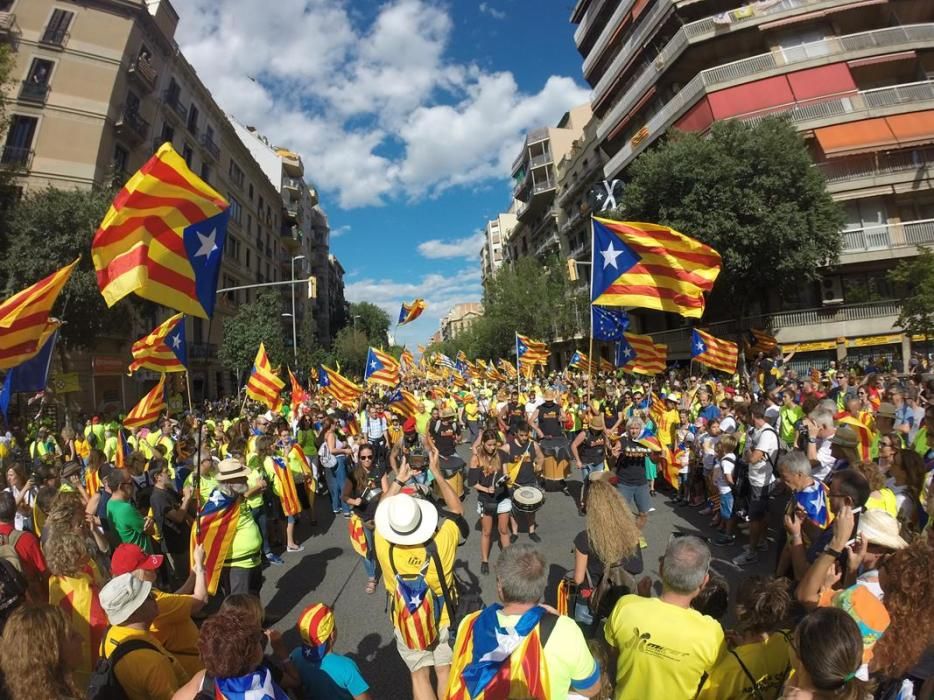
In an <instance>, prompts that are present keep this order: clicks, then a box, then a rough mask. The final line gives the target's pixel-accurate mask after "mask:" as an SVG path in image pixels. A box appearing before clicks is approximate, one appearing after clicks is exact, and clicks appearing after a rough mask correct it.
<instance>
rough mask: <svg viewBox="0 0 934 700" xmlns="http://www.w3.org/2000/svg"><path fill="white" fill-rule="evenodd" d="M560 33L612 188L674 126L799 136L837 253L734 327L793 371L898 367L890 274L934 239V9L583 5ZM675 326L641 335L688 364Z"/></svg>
mask: <svg viewBox="0 0 934 700" xmlns="http://www.w3.org/2000/svg"><path fill="white" fill-rule="evenodd" d="M571 22H572V23H574V24H575V25H577V26H576V30H575V32H574V40H575V43H576V45H577V48H578V50H579V52H580V53H581V55H582V57H583V73H584V78H585V79H586V80H587V82H588V83H589V84H590V85H591V86H592V87H593V97H592V107H593V112H594V115H595V117H596V118H597V119H598V120H599V124H598V126H597V128H596V131H595V138H596V143H597V146H598V147H599V149H600V150H601V151H602V153H603V155H604V157H605V159H606V163H605V165H604V167H603V176H604V177H606V178H608V179H611V178H618V177H623V178H625V173H626V171H627V168H628V167H629V166H630V165H631V164H632V162H633V160H634V159H635V158H636V157H637V156H638V155H639V154H640V153H642V152H644V151H645V150H646V149H647V148H651V147H652V146H653V145H654V144H656V143H658V141H659V139H661V138H663V137H664V136H665V134H666V133H667V132H668V131H669V130H670V129H672V128H677V129H680V130H683V131H694V132H701V133H703V132H705V131H706V130H707V129H708V128H709V127H710V125H711V124H712V123H713V122H715V121H717V120H722V119H741V120H745V121H750V122H755V121H757V120H760V119H762V118H763V117H765V116H767V115H773V114H780V115H786V116H787V117H788V118H789V119H790V120H791V122H792V123H793V124H794V125H795V126H796V128H797V129H799V131H800V132H801V134H802V135H803V137H804V138H805V140H806V143H807V146H808V148H809V149H810V151H811V154H812V156H813V159H814V161H815V167H817V168H820V170H821V171H822V173H823V175H824V177H825V180H826V182H827V187H828V190H829V191H830V193H831V194H832V196H833V197H834V199H835V200H837V201H838V202H840V204H841V206H842V208H843V211H844V214H845V217H846V225H845V227H844V230H843V232H842V235H843V251H842V254H841V256H840V259H839V261H838V263H837V264H836V265H834V266H833V267H827V268H826V269H824V270H823V271H822V279H821V280H820V281H819V282H817V283H815V284H813V285H802V286H801V287H800V289H799V291H798V293H797V294H795V295H786V296H785V297H783V298H781V299H778V298H775V299H763V300H757V301H758V304H759V308H758V309H757V311H756V312H755V314H754V317H753V318H750V319H745V320H743V322H742V325H745V326H746V327H748V326H749V325H759V326H765V327H768V328H770V329H772V330H773V331H774V332H775V334H776V336H777V337H778V339H779V341H780V342H782V343H783V344H785V345H786V346H792V345H795V344H803V345H800V346H799V353H800V354H799V356H798V361H799V362H801V363H802V364H803V365H807V364H814V365H817V366H820V365H822V364H826V363H827V362H829V361H830V360H831V359H835V358H836V359H839V358H841V357H843V356H848V357H849V358H850V359H851V360H853V359H855V360H864V359H867V358H868V357H870V356H874V357H879V356H880V355H881V356H886V357H889V358H892V359H894V360H896V361H903V362H904V361H907V356H908V353H909V348H910V340H909V339H908V338H905V337H904V336H903V335H902V334H900V333H898V332H896V331H893V328H894V325H895V320H896V317H897V314H898V310H899V301H898V298H897V296H898V294H897V291H896V290H894V289H893V288H892V287H891V285H890V284H889V283H888V281H887V279H886V276H885V273H886V272H887V271H888V270H889V269H891V267H892V265H893V264H894V263H895V262H896V261H897V260H899V259H902V258H905V257H909V256H913V255H915V254H916V251H917V246H918V245H919V244H927V243H932V242H934V187H932V181H931V179H930V176H929V172H928V164H929V163H930V162H931V159H932V158H934V154H932V152H931V149H930V148H929V147H928V145H929V144H930V143H931V142H932V141H934V3H931V2H926V1H925V0H881V1H876V0H871V1H869V2H854V1H853V0H760V1H759V2H756V3H751V4H743V3H740V2H738V0H713V1H711V2H689V1H686V0H622V1H621V2H607V1H606V0H579V1H578V2H577V4H576V5H575V7H574V9H573V12H572V15H571ZM672 323H673V317H670V316H669V317H664V318H663V315H660V314H659V315H652V314H646V315H645V317H644V324H645V327H644V330H647V331H649V332H652V333H653V336H654V337H655V338H656V339H657V340H659V341H663V342H668V343H669V345H670V347H671V350H672V355H673V356H674V357H678V356H682V357H683V356H686V355H687V353H688V340H687V338H688V335H687V332H686V331H684V330H683V329H671V328H670V325H671V324H672ZM739 325H740V324H737V322H736V321H735V320H730V321H726V322H724V323H723V324H714V326H712V328H713V330H714V331H718V332H721V333H724V334H728V333H731V332H733V331H735V330H737V329H738V327H739Z"/></svg>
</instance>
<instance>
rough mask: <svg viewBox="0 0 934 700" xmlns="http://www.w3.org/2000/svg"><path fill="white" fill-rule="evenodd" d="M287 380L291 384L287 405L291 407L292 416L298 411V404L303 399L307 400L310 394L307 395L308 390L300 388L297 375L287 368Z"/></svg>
mask: <svg viewBox="0 0 934 700" xmlns="http://www.w3.org/2000/svg"><path fill="white" fill-rule="evenodd" d="M289 382H290V383H291V385H292V390H291V392H289V393H290V394H291V397H290V398H291V401H290V404H289V405H290V407H291V409H292V415H293V416H294V415H295V414H296V413H298V407H299V405H300V404H301V403H302V402H303V401H309V400H310V399H311V396H309V394H308V392H307V391H305V389H304V388H302V385H301V383H300V382H299V381H298V377H296V376H295V374H294V373H293V372H292V370H291V369H290V370H289Z"/></svg>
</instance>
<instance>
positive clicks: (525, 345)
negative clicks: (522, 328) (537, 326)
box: [516, 333, 548, 365]
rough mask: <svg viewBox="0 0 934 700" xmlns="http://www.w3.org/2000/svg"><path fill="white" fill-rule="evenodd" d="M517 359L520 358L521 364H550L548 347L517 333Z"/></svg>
mask: <svg viewBox="0 0 934 700" xmlns="http://www.w3.org/2000/svg"><path fill="white" fill-rule="evenodd" d="M516 357H518V358H519V362H528V363H531V364H535V365H545V364H548V345H546V344H545V343H543V342H541V341H540V340H532V339H531V338H526V337H525V336H524V335H519V334H518V333H516Z"/></svg>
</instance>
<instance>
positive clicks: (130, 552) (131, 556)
mask: <svg viewBox="0 0 934 700" xmlns="http://www.w3.org/2000/svg"><path fill="white" fill-rule="evenodd" d="M163 558H164V557H163V556H162V555H161V554H146V552H144V551H143V550H142V549H140V548H139V545H135V544H129V543H126V542H125V543H123V544H121V545H120V546H119V547H117V548H116V549H115V550H114V555H113V557H112V558H111V560H110V573H111V575H113V576H119V575H120V574H128V573H130V572H132V571H136V570H137V569H143V570H144V571H156V570H157V569H158V568H159V567H160V566H162V560H163Z"/></svg>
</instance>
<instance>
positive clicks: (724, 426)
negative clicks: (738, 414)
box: [720, 416, 736, 435]
mask: <svg viewBox="0 0 934 700" xmlns="http://www.w3.org/2000/svg"><path fill="white" fill-rule="evenodd" d="M720 430H721V431H723V432H724V433H727V434H729V435H732V434H733V433H735V432H736V419H735V418H733V416H727V417H726V418H723V419H721V420H720Z"/></svg>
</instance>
